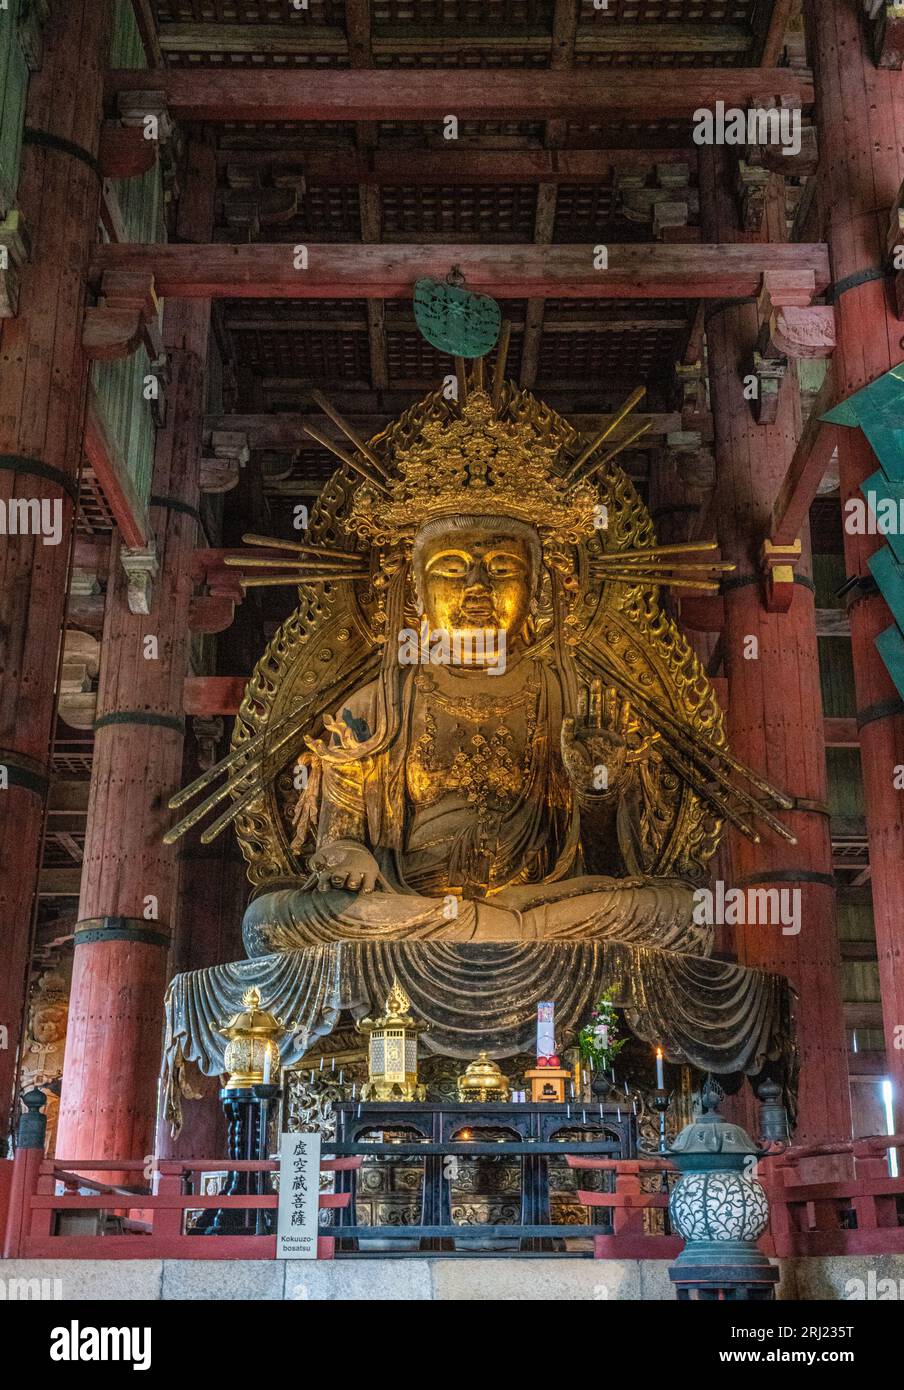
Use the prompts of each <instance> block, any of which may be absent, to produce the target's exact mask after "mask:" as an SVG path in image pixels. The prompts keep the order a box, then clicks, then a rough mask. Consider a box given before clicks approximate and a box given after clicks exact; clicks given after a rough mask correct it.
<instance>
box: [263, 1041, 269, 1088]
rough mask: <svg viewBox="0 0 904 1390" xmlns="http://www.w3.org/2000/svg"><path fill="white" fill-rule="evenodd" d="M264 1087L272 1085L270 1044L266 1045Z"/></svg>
mask: <svg viewBox="0 0 904 1390" xmlns="http://www.w3.org/2000/svg"><path fill="white" fill-rule="evenodd" d="M264 1085H265V1086H269V1085H270V1044H269V1043H265V1044H264Z"/></svg>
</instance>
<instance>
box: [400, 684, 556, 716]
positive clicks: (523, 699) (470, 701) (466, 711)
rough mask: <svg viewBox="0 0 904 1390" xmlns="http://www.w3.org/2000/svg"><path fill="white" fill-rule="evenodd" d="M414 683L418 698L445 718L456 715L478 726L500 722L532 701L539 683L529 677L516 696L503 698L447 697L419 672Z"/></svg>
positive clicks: (477, 696) (494, 696) (447, 695)
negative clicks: (426, 699) (493, 720)
mask: <svg viewBox="0 0 904 1390" xmlns="http://www.w3.org/2000/svg"><path fill="white" fill-rule="evenodd" d="M415 681H416V682H417V688H418V690H419V691H420V692H421V694H422V695H428V696H429V697H430V699H431V701H432V702H435V703H436V704H437V705H439V707H440V708H441V709H444V710H445V711H446V712H447V714H454V715H458V716H460V717H461V718H462V719H466V720H468V722H469V723H471V724H479V723H481V722H482V721H484V720H486V719H490V718H494V717H495V718H500V717H501V716H502V715H507V714H510V713H511V711H512V710H513V709H520V707H521V706H522V705H525V704H527V703H528V701H529V700H534V701H536V698H537V692H538V690H539V688H540V680H539V677H538V676H537V674H536V673H535V672H534V673H532V674H531V676H530V677H529V679H528V681H527V683H526V684H525V686H524V688H523V689H522V690H521V691H520V692H519V693H518V694H516V695H506V696H496V695H459V696H454V695H449V694H447V693H446V692H444V691H442V690H441V689H440V687H439V683H438V681H437V680H436V677H435V676H432V675H430V674H429V673H427V672H426V671H419V672H418V673H417V675H416V677H415Z"/></svg>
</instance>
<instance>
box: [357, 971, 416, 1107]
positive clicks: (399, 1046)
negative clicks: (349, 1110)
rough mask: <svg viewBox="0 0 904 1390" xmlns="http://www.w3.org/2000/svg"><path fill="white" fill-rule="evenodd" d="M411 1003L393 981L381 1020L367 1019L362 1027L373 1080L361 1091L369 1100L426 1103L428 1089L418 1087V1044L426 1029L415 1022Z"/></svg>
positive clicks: (361, 1023) (361, 1030)
mask: <svg viewBox="0 0 904 1390" xmlns="http://www.w3.org/2000/svg"><path fill="white" fill-rule="evenodd" d="M410 1009H411V1000H410V999H409V998H408V996H407V994H406V993H405V991H404V990H403V989H402V986H401V985H400V984H399V982H398V980H393V983H392V989H391V990H390V991H389V995H388V998H387V1000H386V1006H385V1008H384V1011H383V1013H382V1015H381V1016H380V1018H364V1019H362V1020H361V1022H360V1023H359V1024H358V1030H359V1032H361V1033H367V1034H368V1036H369V1043H368V1051H367V1065H368V1075H369V1079H368V1081H367V1083H366V1085H364V1086H363V1087H362V1088H361V1094H362V1096H363V1097H364V1099H365V1100H426V1098H427V1088H426V1087H425V1086H421V1085H419V1084H418V1079H417V1040H418V1037H419V1035H420V1034H421V1033H423V1032H424V1030H425V1028H426V1026H427V1025H426V1024H425V1023H419V1022H418V1020H417V1019H415V1018H412V1016H411V1013H410Z"/></svg>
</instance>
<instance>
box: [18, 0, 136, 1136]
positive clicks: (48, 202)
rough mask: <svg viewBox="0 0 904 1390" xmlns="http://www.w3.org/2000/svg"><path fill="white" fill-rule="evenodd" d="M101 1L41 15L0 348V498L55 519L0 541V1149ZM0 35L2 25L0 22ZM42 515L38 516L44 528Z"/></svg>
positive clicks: (66, 457)
mask: <svg viewBox="0 0 904 1390" xmlns="http://www.w3.org/2000/svg"><path fill="white" fill-rule="evenodd" d="M111 10H112V5H111V4H110V0H59V2H58V3H55V4H53V5H52V6H51V14H50V18H49V20H48V23H47V26H46V30H45V47H44V59H43V65H42V67H41V70H40V72H38V73H36V74H35V75H34V76H33V77H32V79H31V83H30V86H29V93H28V105H27V113H26V121H27V133H26V144H25V147H24V151H23V164H22V177H21V181H20V188H19V203H20V206H21V209H22V212H23V214H24V216H25V218H26V221H27V224H28V227H29V230H30V233H31V236H32V244H33V251H32V259H31V262H30V264H28V265H27V266H26V267H25V268H24V270H23V273H22V285H21V294H20V299H19V313H18V316H17V317H16V318H14V319H8V320H6V321H5V322H4V324H3V332H2V340H0V498H2V499H3V501H4V502H5V503H6V504H8V503H9V502H10V500H11V499H21V500H24V501H32V500H34V501H38V502H39V503H40V502H44V504H45V505H46V506H49V507H50V508H52V509H59V520H60V523H61V531H62V539H61V540H60V543H59V544H51V545H45V544H44V543H43V540H42V539H41V538H40V537H36V536H34V535H24V536H23V535H5V536H3V537H2V538H0V767H3V768H5V769H6V778H5V780H6V781H7V782H8V786H7V787H6V789H5V790H0V946H2V960H3V968H2V970H0V1024H2V1025H3V1026H4V1027H5V1028H6V1029H7V1030H8V1033H9V1046H8V1047H7V1048H6V1049H4V1050H0V1135H2V1134H5V1133H6V1128H7V1124H8V1119H9V1110H10V1101H11V1096H12V1090H13V1084H14V1077H15V1069H16V1064H17V1044H18V1039H19V1036H20V1027H21V1019H22V1014H23V1008H24V998H25V980H26V975H27V971H28V957H29V948H30V936H31V919H32V907H33V901H34V895H35V889H36V887H37V878H38V872H39V868H40V859H41V841H42V835H43V822H44V806H45V800H46V793H47V783H48V774H49V762H50V749H51V742H52V737H53V723H54V714H55V709H56V679H57V668H58V664H59V655H60V644H61V636H62V630H63V625H64V621H65V613H66V585H67V574H68V569H69V554H70V547H71V538H72V531H73V526H74V516H75V499H76V497H77V489H78V473H79V467H80V462H81V443H82V432H83V422H84V412H85V391H86V385H87V361H86V359H85V356H84V354H83V352H82V346H81V336H82V322H83V319H84V311H85V293H86V280H87V269H88V259H89V254H90V250H91V246H92V243H93V241H94V239H95V237H96V232H97V216H98V208H99V202H100V191H101V182H100V175H99V172H98V169H97V166H96V164H95V162H94V161H95V157H96V155H97V150H98V143H99V137H100V125H101V116H102V97H103V73H104V68H105V66H106V59H107V51H108V46H109V34H110V16H111ZM7 22H8V16H7ZM52 515H53V513H51V516H52Z"/></svg>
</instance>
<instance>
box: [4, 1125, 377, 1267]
mask: <svg viewBox="0 0 904 1390" xmlns="http://www.w3.org/2000/svg"><path fill="white" fill-rule="evenodd" d="M360 1162H361V1160H360V1159H356V1158H335V1159H323V1160H322V1161H321V1171H323V1172H327V1173H329V1172H337V1171H339V1170H342V1169H347V1168H357V1167H359V1166H360ZM8 1166H9V1167H11V1168H12V1176H11V1181H10V1180H9V1179H8V1180H7V1183H6V1186H7V1188H8V1190H9V1200H8V1211H7V1218H6V1235H5V1240H4V1244H3V1255H4V1257H5V1258H6V1259H57V1260H76V1259H98V1260H134V1259H158V1260H160V1259H164V1260H212V1259H217V1260H240V1259H241V1260H272V1259H275V1257H276V1236H275V1235H217V1236H212V1237H206V1236H203V1235H192V1234H191V1233H190V1232H188V1233H187V1232H186V1230H185V1213H186V1212H187V1211H192V1212H196V1211H209V1210H230V1209H238V1210H240V1211H255V1210H259V1209H260V1210H271V1211H275V1209H276V1207H277V1205H278V1203H279V1196H278V1194H277V1193H276V1192H269V1193H266V1194H265V1195H263V1196H254V1195H251V1194H247V1195H244V1194H243V1195H239V1196H235V1197H226V1196H223V1195H219V1194H217V1193H212V1194H209V1195H205V1194H203V1193H200V1192H197V1191H193V1190H191V1188H193V1187H194V1188H196V1187H197V1186H198V1178H199V1177H200V1174H201V1173H203V1172H208V1173H209V1172H222V1171H224V1170H225V1169H226V1168H227V1167H228V1169H229V1171H230V1172H231V1173H273V1172H276V1171H277V1169H278V1167H279V1165H278V1163H276V1162H274V1161H273V1160H272V1159H268V1160H263V1161H262V1160H242V1161H238V1160H234V1159H228V1160H223V1159H222V1158H217V1159H210V1158H193V1159H174V1160H163V1159H162V1160H160V1161H159V1162H158V1163H157V1164H156V1167H155V1171H156V1173H157V1180H156V1185H155V1189H154V1190H152V1189H151V1187H150V1186H149V1185H147V1183H146V1172H147V1166H146V1164H145V1162H143V1161H141V1160H128V1159H105V1160H100V1159H82V1158H79V1159H70V1160H66V1161H58V1160H57V1161H55V1160H48V1159H45V1158H44V1156H43V1154H42V1153H41V1150H40V1149H25V1148H21V1149H19V1150H18V1151H17V1153H16V1158H15V1160H14V1161H13V1163H12V1164H11V1165H8ZM91 1173H98V1174H104V1173H115V1174H116V1175H117V1179H118V1181H117V1182H116V1184H110V1183H104V1182H103V1181H102V1180H98V1179H93V1178H91V1177H89V1176H87V1175H88V1174H91ZM132 1174H134V1175H135V1179H136V1183H135V1186H134V1187H132V1186H130V1185H128V1178H129V1177H130V1176H131V1175H132ZM120 1175H122V1178H120ZM123 1179H124V1180H125V1181H123ZM59 1184H63V1185H64V1191H63V1192H62V1193H58V1192H57V1190H56V1189H57V1186H58V1185H59ZM86 1187H88V1188H90V1189H92V1193H91V1194H86V1193H85V1191H84V1189H85V1188H86ZM80 1189H81V1190H80ZM348 1201H349V1195H348V1193H336V1192H322V1193H321V1194H320V1208H321V1210H324V1209H328V1208H331V1207H334V1208H336V1207H337V1208H342V1207H345V1206H346V1205H347V1204H348ZM92 1211H95V1212H103V1213H108V1214H109V1215H110V1216H111V1217H112V1218H113V1219H114V1220H115V1223H116V1225H117V1226H118V1227H119V1229H118V1230H117V1231H116V1232H114V1233H108V1232H104V1233H102V1234H101V1233H97V1234H87V1235H75V1234H56V1227H57V1224H58V1222H57V1218H58V1216H59V1215H60V1214H61V1213H64V1212H80V1213H89V1212H92ZM334 1251H335V1239H334V1237H332V1236H330V1235H323V1236H320V1237H318V1241H317V1258H318V1259H321V1260H331V1259H332V1258H333V1255H334Z"/></svg>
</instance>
